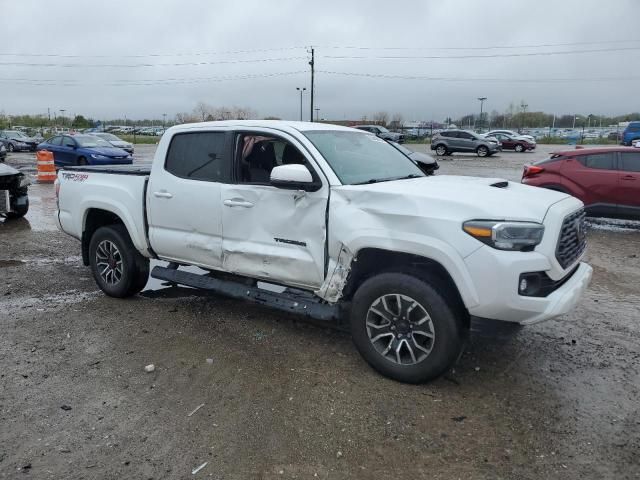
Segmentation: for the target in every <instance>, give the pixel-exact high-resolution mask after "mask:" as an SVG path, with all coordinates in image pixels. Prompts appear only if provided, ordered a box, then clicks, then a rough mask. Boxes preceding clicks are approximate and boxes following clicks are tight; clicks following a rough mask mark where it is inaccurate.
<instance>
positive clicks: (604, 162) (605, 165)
mask: <svg viewBox="0 0 640 480" xmlns="http://www.w3.org/2000/svg"><path fill="white" fill-rule="evenodd" d="M578 160H579V161H580V163H582V164H583V165H584V166H585V167H587V168H596V169H598V170H614V166H613V164H614V154H613V153H596V154H593V155H580V156H578Z"/></svg>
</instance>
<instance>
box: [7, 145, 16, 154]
mask: <svg viewBox="0 0 640 480" xmlns="http://www.w3.org/2000/svg"><path fill="white" fill-rule="evenodd" d="M7 150H9V151H10V152H13V151H14V150H15V147H14V146H13V143H10V144H9V145H8V146H7Z"/></svg>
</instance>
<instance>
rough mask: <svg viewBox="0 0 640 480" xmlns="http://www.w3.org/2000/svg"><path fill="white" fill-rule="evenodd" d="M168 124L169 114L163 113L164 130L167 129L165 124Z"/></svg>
mask: <svg viewBox="0 0 640 480" xmlns="http://www.w3.org/2000/svg"><path fill="white" fill-rule="evenodd" d="M166 123H167V114H166V113H163V114H162V128H163V129H164V128H165V124H166Z"/></svg>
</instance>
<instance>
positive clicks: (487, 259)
mask: <svg viewBox="0 0 640 480" xmlns="http://www.w3.org/2000/svg"><path fill="white" fill-rule="evenodd" d="M505 254H506V255H505ZM512 254H514V255H512ZM465 263H466V264H467V267H468V268H469V273H470V275H471V277H472V278H473V283H474V285H475V286H476V288H477V293H478V298H479V304H478V305H476V306H474V307H471V308H469V313H470V314H471V315H473V316H475V317H480V318H490V319H493V320H503V321H506V322H515V323H520V324H522V325H528V324H532V323H537V322H542V321H544V320H549V319H551V318H554V317H557V316H559V315H564V314H565V313H567V312H569V311H570V310H571V309H572V308H574V307H575V306H576V304H577V303H578V301H579V300H580V297H581V296H582V294H583V293H584V291H585V290H586V289H587V287H588V286H589V282H590V281H591V276H592V273H593V269H592V268H591V267H590V266H589V265H587V264H586V263H579V264H577V265H578V268H577V269H576V270H575V271H573V270H574V269H575V266H576V264H574V265H571V266H570V267H569V268H568V269H567V273H566V275H567V276H569V275H570V278H569V279H568V280H567V281H566V282H564V283H562V284H561V286H560V287H559V288H557V289H556V290H555V291H553V292H552V293H550V294H549V295H547V296H546V297H530V296H525V295H520V294H519V293H518V284H519V279H520V275H521V274H523V273H527V272H534V271H546V270H549V269H550V268H551V265H550V263H549V260H548V259H547V257H546V256H544V255H542V254H540V253H538V252H501V251H499V250H494V249H492V248H491V247H483V248H480V249H479V250H477V251H476V252H474V253H473V254H471V255H470V256H469V257H467V258H466V259H465ZM572 272H573V274H572Z"/></svg>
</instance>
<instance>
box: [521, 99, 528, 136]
mask: <svg viewBox="0 0 640 480" xmlns="http://www.w3.org/2000/svg"><path fill="white" fill-rule="evenodd" d="M520 106H521V107H522V126H521V127H520V130H522V129H523V128H524V119H525V115H526V113H527V107H528V106H529V105H527V104H526V103H524V102H522V103H521V104H520Z"/></svg>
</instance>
